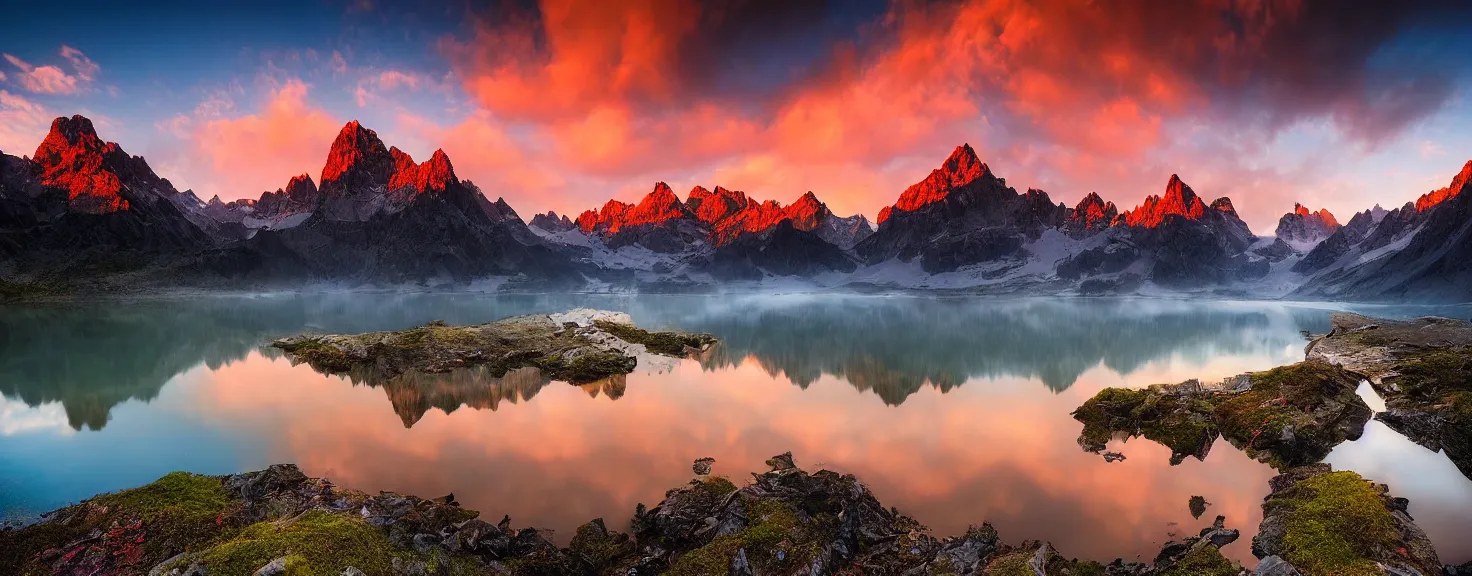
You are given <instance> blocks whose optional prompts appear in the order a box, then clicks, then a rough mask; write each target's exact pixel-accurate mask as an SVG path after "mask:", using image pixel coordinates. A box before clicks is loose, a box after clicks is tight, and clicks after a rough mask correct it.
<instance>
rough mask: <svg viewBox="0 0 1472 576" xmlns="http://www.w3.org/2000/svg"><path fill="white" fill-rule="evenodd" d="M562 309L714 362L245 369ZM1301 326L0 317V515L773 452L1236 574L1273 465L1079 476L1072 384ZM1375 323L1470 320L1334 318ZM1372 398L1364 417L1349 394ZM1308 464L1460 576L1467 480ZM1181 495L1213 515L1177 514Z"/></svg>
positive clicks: (1124, 311) (1246, 363)
mask: <svg viewBox="0 0 1472 576" xmlns="http://www.w3.org/2000/svg"><path fill="white" fill-rule="evenodd" d="M578 306H591V307H597V308H607V309H615V310H623V311H627V312H629V313H630V314H632V315H633V317H634V319H635V321H636V322H638V323H639V324H640V325H642V326H644V327H650V328H680V329H685V330H694V331H704V332H710V333H713V334H715V335H716V336H717V337H719V338H721V339H722V340H723V343H722V345H721V346H720V347H719V348H718V349H716V350H713V351H712V352H710V353H709V354H708V355H707V356H706V357H704V358H701V359H698V360H697V359H691V360H686V361H683V362H681V363H680V364H679V365H678V366H677V367H675V368H674V369H673V370H671V371H669V372H665V373H647V372H645V371H643V370H638V371H636V372H635V373H634V374H631V375H629V376H628V377H627V378H625V379H621V380H616V381H613V382H606V383H603V384H601V385H592V386H586V387H576V386H571V385H568V384H564V383H558V382H554V383H543V382H541V381H540V380H539V379H538V378H536V377H534V376H533V377H525V375H523V377H508V378H506V379H503V380H500V381H494V380H485V379H476V378H473V377H468V376H466V375H447V376H442V377H434V378H420V379H417V380H414V381H412V382H403V383H399V384H393V385H386V386H379V387H374V386H368V385H366V384H356V385H355V384H354V383H353V382H351V381H348V380H346V379H344V378H339V377H330V376H322V375H320V374H317V373H316V372H313V371H312V370H311V368H309V367H308V366H306V365H301V366H292V365H291V363H290V362H288V361H287V360H285V359H284V358H281V357H280V356H279V355H277V354H273V353H271V352H269V351H266V350H263V349H262V345H263V344H265V343H267V342H269V341H270V340H271V339H273V338H277V337H281V336H285V335H289V334H292V333H295V332H299V331H304V330H311V331H327V332H362V331H369V330H389V329H401V328H408V327H411V326H415V325H418V324H422V323H424V322H427V321H429V320H436V319H438V320H445V321H447V322H450V323H478V322H486V321H490V320H494V319H498V318H502V317H505V316H510V315H515V314H524V313H531V312H555V311H562V310H566V309H568V308H573V307H578ZM1335 308H1338V307H1331V306H1326V305H1294V304H1284V303H1261V302H1254V303H1243V302H1207V301H1196V300H1148V299H1117V300H1115V299H1106V300H1093V299H1078V300H1060V299H1039V300H1016V299H1014V300H1006V299H974V298H972V299H948V298H917V297H897V296H891V297H884V296H840V295H764V296H731V295H720V296H684V295H681V296H663V295H660V296H655V295H642V296H592V295H517V296H490V295H478V294H464V295H447V294H355V295H282V296H257V297H248V298H247V297H209V298H193V299H188V300H151V301H140V302H123V303H119V302H112V303H105V304H96V305H67V306H44V307H21V308H0V516H3V517H4V518H6V519H8V521H12V522H15V521H24V520H26V519H29V518H34V517H35V515H36V514H38V513H40V512H43V511H46V510H50V509H53V508H57V507H60V506H63V505H66V504H68V503H72V502H76V501H78V500H81V499H83V498H86V497H88V496H91V495H93V494H96V493H99V492H106V491H113V490H118V489H121V488H127V487H131V486H137V485H140V484H145V483H147V482H150V481H152V480H153V479H155V478H157V477H159V476H161V475H163V474H165V473H167V472H169V471H173V470H188V471H192V472H200V473H206V474H226V473H233V472H240V471H245V470H254V469H259V468H263V467H265V466H267V465H269V464H271V463H276V462H295V463H297V464H299V465H300V466H301V467H302V469H303V470H304V471H305V472H306V473H307V474H309V475H313V476H325V477H329V478H331V479H332V480H333V481H335V482H337V483H338V484H340V485H344V486H348V487H352V488H357V489H361V490H367V491H377V490H392V491H399V492H405V493H412V494H416V495H420V496H425V497H433V496H440V495H444V494H447V493H451V492H453V493H454V494H455V496H456V497H457V499H458V500H459V501H460V502H462V503H464V504H465V505H466V506H467V507H469V508H473V509H477V510H480V511H481V512H482V513H483V515H484V516H486V517H488V518H491V519H492V520H495V519H499V518H500V517H501V515H502V514H509V515H510V516H511V517H512V518H513V519H514V520H515V521H516V523H517V524H518V525H523V526H525V525H535V526H542V527H548V528H552V529H554V530H556V531H557V532H558V534H559V539H560V540H565V539H566V538H567V537H570V536H571V534H572V530H573V529H574V528H575V527H576V526H577V525H579V524H581V523H582V522H585V521H587V520H589V519H591V518H595V517H604V518H607V519H609V522H610V524H611V525H617V526H622V525H623V523H624V522H626V521H627V519H628V518H629V517H630V516H631V515H632V513H633V510H634V507H635V504H637V503H640V502H643V503H646V504H650V505H653V504H654V503H656V502H658V501H659V500H660V499H661V497H662V496H663V494H664V491H665V490H666V489H668V488H672V487H674V486H677V485H680V484H683V483H685V482H686V481H688V480H689V479H690V477H691V473H690V462H691V461H692V460H694V459H696V458H699V457H702V456H711V457H714V458H716V465H715V471H716V473H718V474H726V475H729V476H731V477H732V478H734V479H736V480H737V481H738V482H739V481H740V478H744V477H747V473H748V472H750V471H755V470H764V469H765V467H764V466H763V465H762V461H763V460H765V459H766V458H767V457H769V456H771V455H773V454H777V453H781V452H784V451H788V450H791V451H792V452H793V453H794V455H795V456H796V459H797V461H798V463H799V465H802V466H804V467H808V468H810V469H815V468H816V467H818V466H823V467H828V468H831V469H835V470H840V471H844V472H852V473H854V474H857V475H858V476H859V477H860V478H861V479H863V480H864V481H866V482H867V483H868V484H869V485H870V487H871V488H872V489H873V490H874V492H875V494H876V495H877V496H878V497H879V498H880V500H881V501H883V502H884V503H885V504H887V505H893V506H896V507H898V508H899V509H900V510H901V511H902V512H905V513H907V514H910V515H912V516H914V517H916V518H917V519H919V520H920V521H921V522H923V523H925V524H927V525H929V526H930V527H931V528H933V529H934V530H935V531H936V532H937V533H938V534H956V533H960V532H961V531H963V530H964V529H965V528H966V526H967V525H968V524H972V523H980V522H981V521H982V520H990V521H991V522H992V523H993V524H995V525H996V527H997V528H998V530H999V531H1000V532H1001V534H1002V536H1003V538H1004V539H1006V540H1007V541H1009V542H1013V543H1018V542H1021V541H1022V540H1023V539H1041V540H1048V541H1051V542H1052V543H1053V544H1054V545H1055V546H1056V547H1057V548H1059V549H1060V550H1061V551H1062V552H1063V553H1065V554H1066V555H1069V556H1075V557H1081V558H1089V559H1096V560H1101V561H1107V560H1110V559H1113V558H1115V557H1118V556H1124V557H1125V558H1126V559H1131V558H1133V557H1135V556H1136V555H1139V556H1140V557H1141V558H1144V559H1145V560H1147V561H1148V559H1150V558H1153V556H1154V554H1155V552H1157V551H1158V550H1159V547H1160V545H1161V544H1162V543H1163V542H1165V541H1166V540H1170V539H1172V538H1179V537H1183V536H1186V535H1191V534H1194V533H1195V532H1196V531H1198V530H1199V529H1200V528H1202V527H1204V526H1206V525H1208V524H1210V522H1211V519H1212V518H1213V517H1214V516H1216V515H1218V514H1220V515H1225V516H1226V517H1227V525H1228V526H1229V527H1234V528H1238V529H1240V530H1242V533H1243V539H1242V540H1240V541H1238V542H1237V543H1235V544H1232V545H1229V546H1227V547H1226V548H1225V549H1224V550H1223V552H1224V553H1226V554H1228V555H1229V556H1231V557H1235V558H1238V559H1241V560H1242V561H1243V562H1244V563H1246V564H1247V565H1252V564H1254V563H1255V560H1254V559H1253V558H1252V556H1251V553H1250V538H1251V536H1252V535H1253V534H1254V533H1255V532H1256V529H1257V524H1258V522H1259V521H1260V520H1261V517H1262V512H1261V509H1260V507H1259V505H1260V503H1261V501H1262V498H1263V496H1264V495H1266V493H1267V480H1268V479H1269V478H1270V477H1272V476H1273V475H1274V471H1273V470H1272V469H1271V468H1269V467H1268V466H1267V465H1265V464H1260V463H1258V462H1255V461H1252V460H1250V459H1248V458H1247V457H1246V456H1244V455H1243V454H1242V453H1241V452H1239V451H1237V450H1236V449H1234V448H1233V447H1232V446H1231V445H1230V444H1228V443H1227V442H1226V441H1225V440H1219V441H1218V443H1217V445H1216V446H1214V447H1213V449H1212V451H1211V453H1210V455H1209V456H1208V457H1207V458H1206V460H1205V461H1204V462H1203V461H1197V460H1195V459H1188V460H1187V461H1186V462H1184V463H1182V464H1180V465H1179V466H1170V465H1169V463H1168V460H1169V455H1170V453H1169V450H1168V449H1166V448H1165V447H1163V446H1160V445H1157V444H1154V443H1152V442H1149V441H1147V440H1144V439H1136V440H1134V441H1131V442H1129V443H1127V444H1118V445H1117V446H1112V447H1111V449H1117V450H1119V451H1121V452H1123V453H1124V454H1125V455H1126V456H1128V460H1126V461H1124V462H1118V463H1105V462H1104V460H1103V459H1101V458H1100V457H1099V456H1098V455H1095V454H1089V453H1086V452H1084V451H1082V450H1081V449H1079V447H1078V445H1077V444H1076V443H1075V439H1076V438H1077V436H1078V433H1079V431H1080V429H1081V428H1082V427H1081V425H1080V424H1079V423H1077V422H1076V421H1074V420H1073V419H1072V418H1071V417H1070V416H1069V413H1070V412H1071V411H1072V410H1073V409H1074V408H1076V407H1077V406H1078V405H1079V404H1081V403H1082V402H1083V401H1084V400H1086V399H1088V398H1089V397H1090V396H1092V395H1093V394H1094V393H1095V392H1097V391H1098V390H1100V389H1102V388H1105V387H1109V386H1130V387H1140V386H1145V385H1149V384H1154V383H1160V382H1179V381H1181V380H1185V379H1188V378H1200V379H1202V380H1217V379H1221V378H1225V377H1227V376H1231V375H1234V374H1238V373H1241V372H1244V371H1249V370H1262V369H1267V368H1271V367H1274V366H1279V365H1283V364H1289V363H1292V362H1296V361H1299V360H1301V359H1302V358H1303V349H1304V345H1305V344H1306V341H1305V339H1304V338H1303V336H1302V335H1301V334H1300V331H1302V330H1308V331H1310V332H1314V333H1321V332H1325V331H1327V330H1328V326H1329V315H1330V314H1331V313H1332V312H1333V311H1334V309H1335ZM1357 311H1360V312H1363V313H1368V314H1372V315H1380V316H1390V317H1413V316H1421V315H1427V314H1439V315H1447V316H1455V317H1462V318H1465V317H1468V316H1472V308H1467V307H1461V308H1409V307H1360V308H1357ZM1362 393H1364V394H1366V395H1368V396H1369V398H1368V399H1369V400H1370V402H1371V405H1372V406H1374V407H1378V406H1379V403H1378V401H1377V400H1376V399H1375V398H1374V397H1373V393H1372V392H1370V391H1369V388H1368V386H1363V387H1362ZM1328 461H1329V462H1330V463H1332V464H1333V465H1334V466H1335V468H1338V469H1352V470H1355V471H1358V472H1360V473H1361V474H1363V475H1365V476H1366V477H1369V478H1372V479H1374V480H1377V481H1380V482H1385V483H1388V484H1389V485H1390V487H1391V489H1392V491H1394V492H1395V493H1396V494H1398V495H1400V496H1405V497H1407V498H1410V500H1411V508H1410V511H1411V513H1412V515H1413V516H1414V517H1415V518H1416V520H1417V522H1418V523H1419V524H1420V526H1421V527H1422V528H1424V529H1425V530H1426V532H1427V533H1428V534H1429V535H1430V536H1431V539H1432V541H1433V542H1434V543H1435V544H1436V546H1437V549H1438V552H1439V553H1440V555H1441V559H1442V560H1443V561H1444V562H1448V563H1460V562H1465V561H1469V560H1472V539H1469V538H1467V536H1466V535H1467V534H1472V480H1468V479H1467V478H1466V477H1464V476H1462V475H1461V474H1460V473H1459V472H1458V471H1457V469H1456V468H1455V467H1454V466H1453V465H1452V464H1451V462H1450V461H1448V460H1447V459H1446V457H1445V456H1443V455H1441V454H1438V453H1434V452H1431V451H1428V450H1426V449H1425V448H1422V447H1420V446H1417V445H1415V444H1413V443H1411V442H1409V441H1407V440H1405V439H1404V438H1402V437H1400V436H1399V435H1397V434H1395V433H1394V432H1392V431H1390V430H1389V429H1388V428H1386V427H1384V426H1383V425H1381V424H1380V423H1378V422H1375V421H1372V422H1371V423H1370V425H1369V428H1368V429H1367V430H1366V432H1365V435H1364V437H1363V438H1361V439H1360V440H1358V441H1356V442H1349V443H1345V444H1342V445H1340V446H1339V447H1338V448H1337V449H1336V450H1335V451H1334V453H1333V454H1331V455H1330V456H1329V459H1328ZM1192 495H1201V496H1204V497H1205V498H1206V499H1207V500H1208V501H1210V502H1211V506H1210V507H1209V508H1208V509H1207V512H1206V514H1205V515H1204V516H1202V518H1201V519H1193V518H1192V517H1191V515H1190V512H1189V511H1188V509H1187V501H1188V500H1189V498H1190V497H1191V496H1192Z"/></svg>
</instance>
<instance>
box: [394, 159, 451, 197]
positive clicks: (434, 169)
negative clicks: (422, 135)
mask: <svg viewBox="0 0 1472 576" xmlns="http://www.w3.org/2000/svg"><path fill="white" fill-rule="evenodd" d="M389 155H390V156H392V157H393V159H394V173H393V176H391V177H390V178H389V181H388V189H389V190H398V189H401V188H405V187H413V188H414V190H415V191H417V192H419V193H420V194H423V193H426V192H443V191H444V190H445V188H446V187H448V186H450V185H451V184H455V183H458V182H459V179H457V178H456V177H455V168H454V167H453V166H451V165H450V157H449V156H448V155H446V154H445V151H444V150H435V151H434V154H431V155H430V157H429V161H428V162H425V163H423V164H416V163H414V159H413V158H411V157H410V156H409V155H408V154H407V153H405V152H403V151H401V150H399V149H398V148H390V149H389Z"/></svg>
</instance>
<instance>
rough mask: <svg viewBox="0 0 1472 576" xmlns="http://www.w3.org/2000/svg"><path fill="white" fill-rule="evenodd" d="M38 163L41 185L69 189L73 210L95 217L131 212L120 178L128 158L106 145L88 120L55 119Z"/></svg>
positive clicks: (37, 156)
mask: <svg viewBox="0 0 1472 576" xmlns="http://www.w3.org/2000/svg"><path fill="white" fill-rule="evenodd" d="M34 160H35V162H36V163H37V164H39V165H40V166H41V185H43V186H47V187H50V188H57V189H61V190H65V191H66V194H67V200H68V204H69V205H70V206H71V207H72V209H74V210H77V211H79V212H88V213H93V214H107V213H110V212H117V211H119V210H127V209H128V207H129V206H128V201H127V200H125V199H123V197H122V196H121V192H122V188H123V182H122V180H121V179H120V178H119V175H118V171H119V170H120V169H122V170H126V167H124V166H119V164H122V163H126V162H127V160H128V155H127V154H126V153H124V152H123V151H122V149H121V148H118V145H117V144H114V143H112V142H103V141H102V139H101V138H99V137H98V136H97V130H96V129H94V128H93V127H92V121H91V120H88V119H87V118H86V117H83V116H81V115H76V116H72V117H71V118H66V117H60V118H57V119H55V120H53V121H52V122H51V132H49V133H47V134H46V139H45V140H42V141H41V145H40V146H38V147H37V148H36V155H35V157H34Z"/></svg>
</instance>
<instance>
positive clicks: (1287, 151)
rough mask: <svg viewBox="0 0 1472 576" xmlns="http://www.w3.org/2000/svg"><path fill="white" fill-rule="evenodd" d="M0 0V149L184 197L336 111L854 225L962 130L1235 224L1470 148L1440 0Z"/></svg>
mask: <svg viewBox="0 0 1472 576" xmlns="http://www.w3.org/2000/svg"><path fill="white" fill-rule="evenodd" d="M431 4H432V3H427V2H426V3H416V4H399V3H392V2H387V1H386V0H356V1H352V2H346V3H344V2H340V1H336V0H293V1H290V2H275V1H270V0H266V1H262V0H256V1H253V2H250V3H248V4H247V3H237V2H221V3H196V2H170V3H162V4H155V5H153V6H147V5H145V4H144V3H137V4H135V3H125V2H98V3H95V4H91V3H85V2H80V3H79V2H62V3H59V4H58V3H47V2H27V3H22V4H19V5H16V6H11V7H7V8H6V9H5V11H4V18H3V22H0V53H3V55H4V59H3V61H0V150H4V151H5V152H7V153H11V154H16V155H22V154H31V153H33V152H34V150H35V148H36V145H37V144H39V143H40V141H41V139H42V137H44V135H45V133H46V131H47V128H48V127H49V125H50V122H51V119H52V118H54V117H56V116H59V115H71V114H77V113H80V114H84V115H86V116H88V117H90V118H92V119H93V121H94V122H95V123H96V124H97V126H98V129H99V131H100V132H101V133H102V136H103V137H104V138H105V139H107V140H112V141H117V142H119V143H120V144H121V145H122V146H123V148H124V149H125V150H127V151H128V152H130V153H132V154H139V155H143V156H145V157H146V158H147V159H148V160H149V162H150V164H151V165H152V166H153V167H154V169H155V171H157V172H159V174H160V175H162V176H165V177H168V178H170V179H171V180H173V181H174V183H175V184H176V185H177V186H178V187H179V188H180V189H184V188H193V189H194V190H195V191H196V193H198V194H199V195H200V196H201V197H203V198H209V197H210V196H211V195H216V194H218V195H219V196H220V197H221V198H224V199H227V200H228V199H234V198H242V197H256V196H259V195H260V193H261V192H262V191H265V190H268V189H269V190H274V189H276V188H279V187H281V186H283V185H284V184H285V183H286V181H287V179H288V178H290V177H291V176H292V175H294V174H300V173H303V172H305V173H308V174H311V175H312V177H313V179H314V180H315V179H317V177H318V176H319V174H320V172H321V169H322V164H323V161H324V160H325V158H326V154H327V149H328V146H329V144H330V143H331V141H332V138H333V136H334V135H335V134H336V133H337V131H338V129H339V128H340V127H341V126H342V125H343V124H344V123H346V122H347V121H348V120H352V119H358V120H360V121H361V122H362V123H363V124H364V125H366V126H368V127H370V128H373V129H375V130H377V131H378V133H379V135H380V136H381V137H382V138H383V139H384V141H385V142H386V143H388V144H389V145H396V146H398V147H399V148H401V149H404V150H405V151H407V152H409V153H410V154H412V155H413V156H414V157H415V158H416V159H419V160H425V159H427V158H428V157H429V154H430V153H431V152H432V151H433V150H434V149H435V148H443V149H444V150H445V151H446V152H447V153H448V154H449V155H450V158H451V160H452V162H453V163H454V165H455V169H456V172H457V173H458V174H459V175H460V177H461V178H468V179H470V180H473V181H474V182H476V183H477V184H478V185H479V186H480V187H481V188H482V189H483V190H484V191H485V193H486V194H487V195H488V196H490V197H492V198H495V197H497V196H503V197H505V198H506V199H507V201H509V202H510V203H511V204H512V206H514V207H515V208H517V209H518V211H520V212H521V213H522V215H523V216H524V217H528V218H529V217H530V215H531V214H532V213H534V212H540V211H545V210H548V209H554V210H557V211H558V212H559V213H571V214H573V215H576V214H577V212H579V211H581V210H582V209H584V208H588V207H594V206H597V205H601V204H602V203H603V202H604V201H605V200H607V199H608V198H610V197H613V198H619V199H622V200H628V201H633V200H637V199H638V198H639V197H640V196H641V195H642V194H644V193H645V192H647V191H648V190H650V189H651V188H652V185H653V183H654V182H655V181H658V180H664V181H667V182H669V183H670V184H671V186H673V187H674V188H675V189H676V190H677V191H678V192H680V193H681V194H683V193H684V192H685V191H686V190H688V189H689V188H690V187H691V186H693V185H695V184H702V185H705V186H707V187H711V186H714V185H717V184H720V185H723V186H726V187H728V188H734V189H741V190H745V191H747V192H748V193H750V194H752V195H753V196H755V197H756V198H759V199H767V198H774V199H777V200H781V201H783V202H790V201H792V200H794V199H796V198H797V197H798V196H799V195H800V194H802V193H803V192H805V191H807V190H813V191H815V192H816V193H817V194H818V196H819V197H820V198H822V199H824V200H825V201H826V202H827V203H828V204H829V205H830V206H831V207H832V208H833V209H834V210H835V211H836V212H838V213H840V214H847V213H854V212H862V213H864V214H867V215H869V216H870V217H871V218H873V217H874V215H875V214H876V213H877V212H878V211H879V209H880V208H881V207H883V206H885V205H887V204H891V203H893V202H894V200H895V198H896V197H897V196H898V195H899V193H900V192H901V191H902V190H903V189H904V188H905V187H906V186H907V185H909V184H911V183H913V182H915V181H918V180H920V179H921V178H923V177H924V176H925V175H926V174H927V173H928V172H929V171H930V170H931V169H933V168H935V167H936V166H938V165H939V163H940V162H941V160H943V159H944V158H945V156H946V155H947V154H948V153H950V151H951V150H952V149H953V148H954V147H955V146H957V145H958V144H961V143H963V142H969V143H970V144H971V145H972V146H973V147H975V148H976V150H977V152H978V153H979V155H980V156H981V157H982V160H983V161H986V162H987V163H988V164H989V165H990V166H991V167H992V170H993V171H994V172H995V173H996V174H997V175H999V176H1001V177H1004V178H1006V179H1007V181H1008V183H1009V184H1010V185H1012V186H1014V187H1016V188H1018V189H1019V190H1021V189H1026V188H1041V189H1043V190H1046V191H1047V192H1048V193H1049V194H1050V195H1051V196H1052V197H1053V198H1054V200H1058V201H1063V202H1066V203H1068V204H1070V205H1072V204H1073V203H1075V202H1077V201H1078V200H1079V199H1080V198H1081V197H1083V196H1084V195H1085V194H1087V193H1088V192H1090V191H1097V192H1099V193H1101V194H1102V195H1103V196H1104V197H1105V198H1106V199H1109V200H1113V201H1115V202H1116V203H1117V204H1119V205H1120V207H1121V208H1122V209H1123V208H1128V207H1132V206H1134V205H1136V204H1138V203H1139V202H1140V201H1141V200H1142V199H1143V198H1144V197H1145V196H1146V195H1147V194H1158V193H1160V192H1161V191H1162V190H1163V189H1164V186H1165V183H1166V181H1167V180H1168V179H1169V177H1170V175H1171V174H1173V173H1178V174H1180V175H1181V177H1182V178H1183V179H1184V180H1185V181H1186V182H1187V183H1189V184H1190V185H1191V186H1192V187H1193V188H1194V189H1195V190H1196V191H1197V192H1198V193H1200V194H1201V195H1202V196H1204V197H1206V199H1207V200H1208V201H1209V200H1210V199H1213V198H1216V197H1218V196H1230V197H1231V198H1232V199H1233V201H1234V203H1235V204H1236V206H1237V208H1238V210H1239V211H1241V212H1242V214H1243V217H1244V218H1246V219H1247V221H1248V223H1249V224H1250V225H1252V227H1253V229H1254V230H1255V231H1257V232H1258V233H1271V231H1272V228H1273V226H1274V223H1275V222H1276V219H1277V217H1278V216H1279V215H1281V214H1282V213H1283V212H1285V211H1287V210H1290V209H1291V208H1292V206H1293V203H1294V202H1302V203H1304V204H1306V205H1309V206H1311V207H1313V208H1319V207H1328V208H1329V209H1331V210H1332V211H1333V212H1334V213H1335V214H1337V215H1339V216H1340V217H1341V220H1344V219H1347V217H1348V216H1349V214H1350V213H1351V212H1353V211H1356V210H1362V209H1364V208H1367V207H1369V206H1371V205H1373V204H1376V203H1380V204H1383V205H1385V206H1387V207H1390V206H1396V205H1399V204H1401V203H1404V202H1406V201H1407V200H1411V199H1413V198H1415V197H1416V196H1417V195H1419V194H1421V193H1424V192H1426V191H1429V190H1432V189H1435V188H1440V187H1443V186H1446V184H1447V183H1448V182H1449V181H1450V179H1451V177H1452V175H1453V174H1454V173H1455V172H1456V171H1457V170H1458V169H1459V168H1460V167H1461V166H1462V164H1463V163H1465V162H1466V161H1467V160H1468V159H1469V158H1472V102H1469V101H1468V95H1469V88H1472V58H1468V57H1467V55H1468V54H1472V2H1466V1H1464V0H1446V1H1425V2H1416V1H1385V2H1355V1H1350V0H1282V1H1274V0H1160V1H1144V0H1137V1H1130V0H953V1H923V0H915V1H911V0H888V1H886V0H848V1H838V0H834V1H831V2H806V1H797V0H712V1H709V2H700V1H697V0H619V1H602V0H600V1H592V0H589V1H576V0H540V1H529V0H527V1H504V2H489V3H466V2H463V1H461V2H454V3H446V4H434V5H431Z"/></svg>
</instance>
